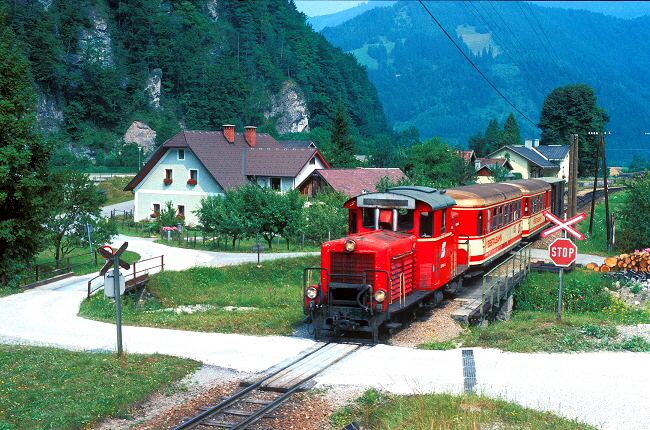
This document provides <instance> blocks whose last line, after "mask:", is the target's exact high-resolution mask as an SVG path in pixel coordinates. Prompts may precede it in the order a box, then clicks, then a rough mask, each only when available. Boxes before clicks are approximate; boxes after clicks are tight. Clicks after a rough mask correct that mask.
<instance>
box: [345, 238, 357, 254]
mask: <svg viewBox="0 0 650 430" xmlns="http://www.w3.org/2000/svg"><path fill="white" fill-rule="evenodd" d="M355 249H357V243H356V242H355V241H354V240H352V239H348V240H346V241H345V250H346V251H348V252H352V251H354V250H355Z"/></svg>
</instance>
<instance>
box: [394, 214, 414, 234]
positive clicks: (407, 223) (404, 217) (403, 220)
mask: <svg viewBox="0 0 650 430" xmlns="http://www.w3.org/2000/svg"><path fill="white" fill-rule="evenodd" d="M397 229H398V230H413V211H412V210H410V209H399V210H398V211H397Z"/></svg>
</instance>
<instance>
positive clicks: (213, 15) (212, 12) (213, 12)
mask: <svg viewBox="0 0 650 430" xmlns="http://www.w3.org/2000/svg"><path fill="white" fill-rule="evenodd" d="M217 5H218V2H217V0H209V1H208V4H207V6H208V17H210V19H211V20H212V22H217V19H219V12H218V11H217Z"/></svg>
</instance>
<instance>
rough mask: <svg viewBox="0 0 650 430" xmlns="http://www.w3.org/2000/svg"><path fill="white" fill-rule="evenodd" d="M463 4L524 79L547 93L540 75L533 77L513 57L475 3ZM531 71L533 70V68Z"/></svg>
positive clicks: (524, 66)
mask: <svg viewBox="0 0 650 430" xmlns="http://www.w3.org/2000/svg"><path fill="white" fill-rule="evenodd" d="M463 5H465V8H466V9H467V10H468V11H469V12H470V13H471V14H472V15H473V16H474V18H475V19H476V21H477V22H478V23H479V24H481V25H482V26H483V27H484V28H485V30H486V31H488V32H489V33H490V34H491V35H492V37H493V38H494V40H495V41H496V42H497V43H498V45H499V47H502V49H503V52H504V53H505V54H506V55H507V56H508V57H509V58H510V59H511V60H512V62H513V63H515V64H516V65H517V67H519V70H520V71H521V72H522V73H523V74H524V75H525V76H526V79H527V80H528V82H529V83H530V85H531V86H533V87H535V88H536V89H537V91H539V93H540V94H542V95H546V94H548V93H549V92H550V90H549V89H548V88H546V89H545V88H543V87H542V86H541V85H542V84H541V82H542V78H541V76H539V74H537V78H535V77H533V76H532V75H531V72H529V71H528V67H526V64H525V63H523V62H522V61H520V60H518V59H517V58H515V56H514V55H513V53H511V52H510V49H509V48H508V47H507V46H508V43H506V41H505V40H502V39H501V36H500V32H497V31H494V29H493V28H492V26H491V25H490V23H489V22H488V20H487V19H486V18H485V17H484V16H483V15H481V13H480V11H479V10H478V9H477V7H476V5H475V4H474V3H473V2H471V1H463ZM481 7H483V6H481ZM483 9H484V10H485V8H483ZM495 24H496V23H495ZM505 37H507V36H505ZM508 42H509V41H508ZM515 49H516V48H515V47H513V51H514V50H515ZM533 72H535V70H533Z"/></svg>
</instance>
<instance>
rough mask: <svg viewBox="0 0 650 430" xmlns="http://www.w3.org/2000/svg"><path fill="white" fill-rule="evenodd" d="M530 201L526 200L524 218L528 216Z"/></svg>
mask: <svg viewBox="0 0 650 430" xmlns="http://www.w3.org/2000/svg"><path fill="white" fill-rule="evenodd" d="M529 200H530V199H529V198H528V197H526V198H525V199H524V216H528V207H529V205H530V203H529Z"/></svg>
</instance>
